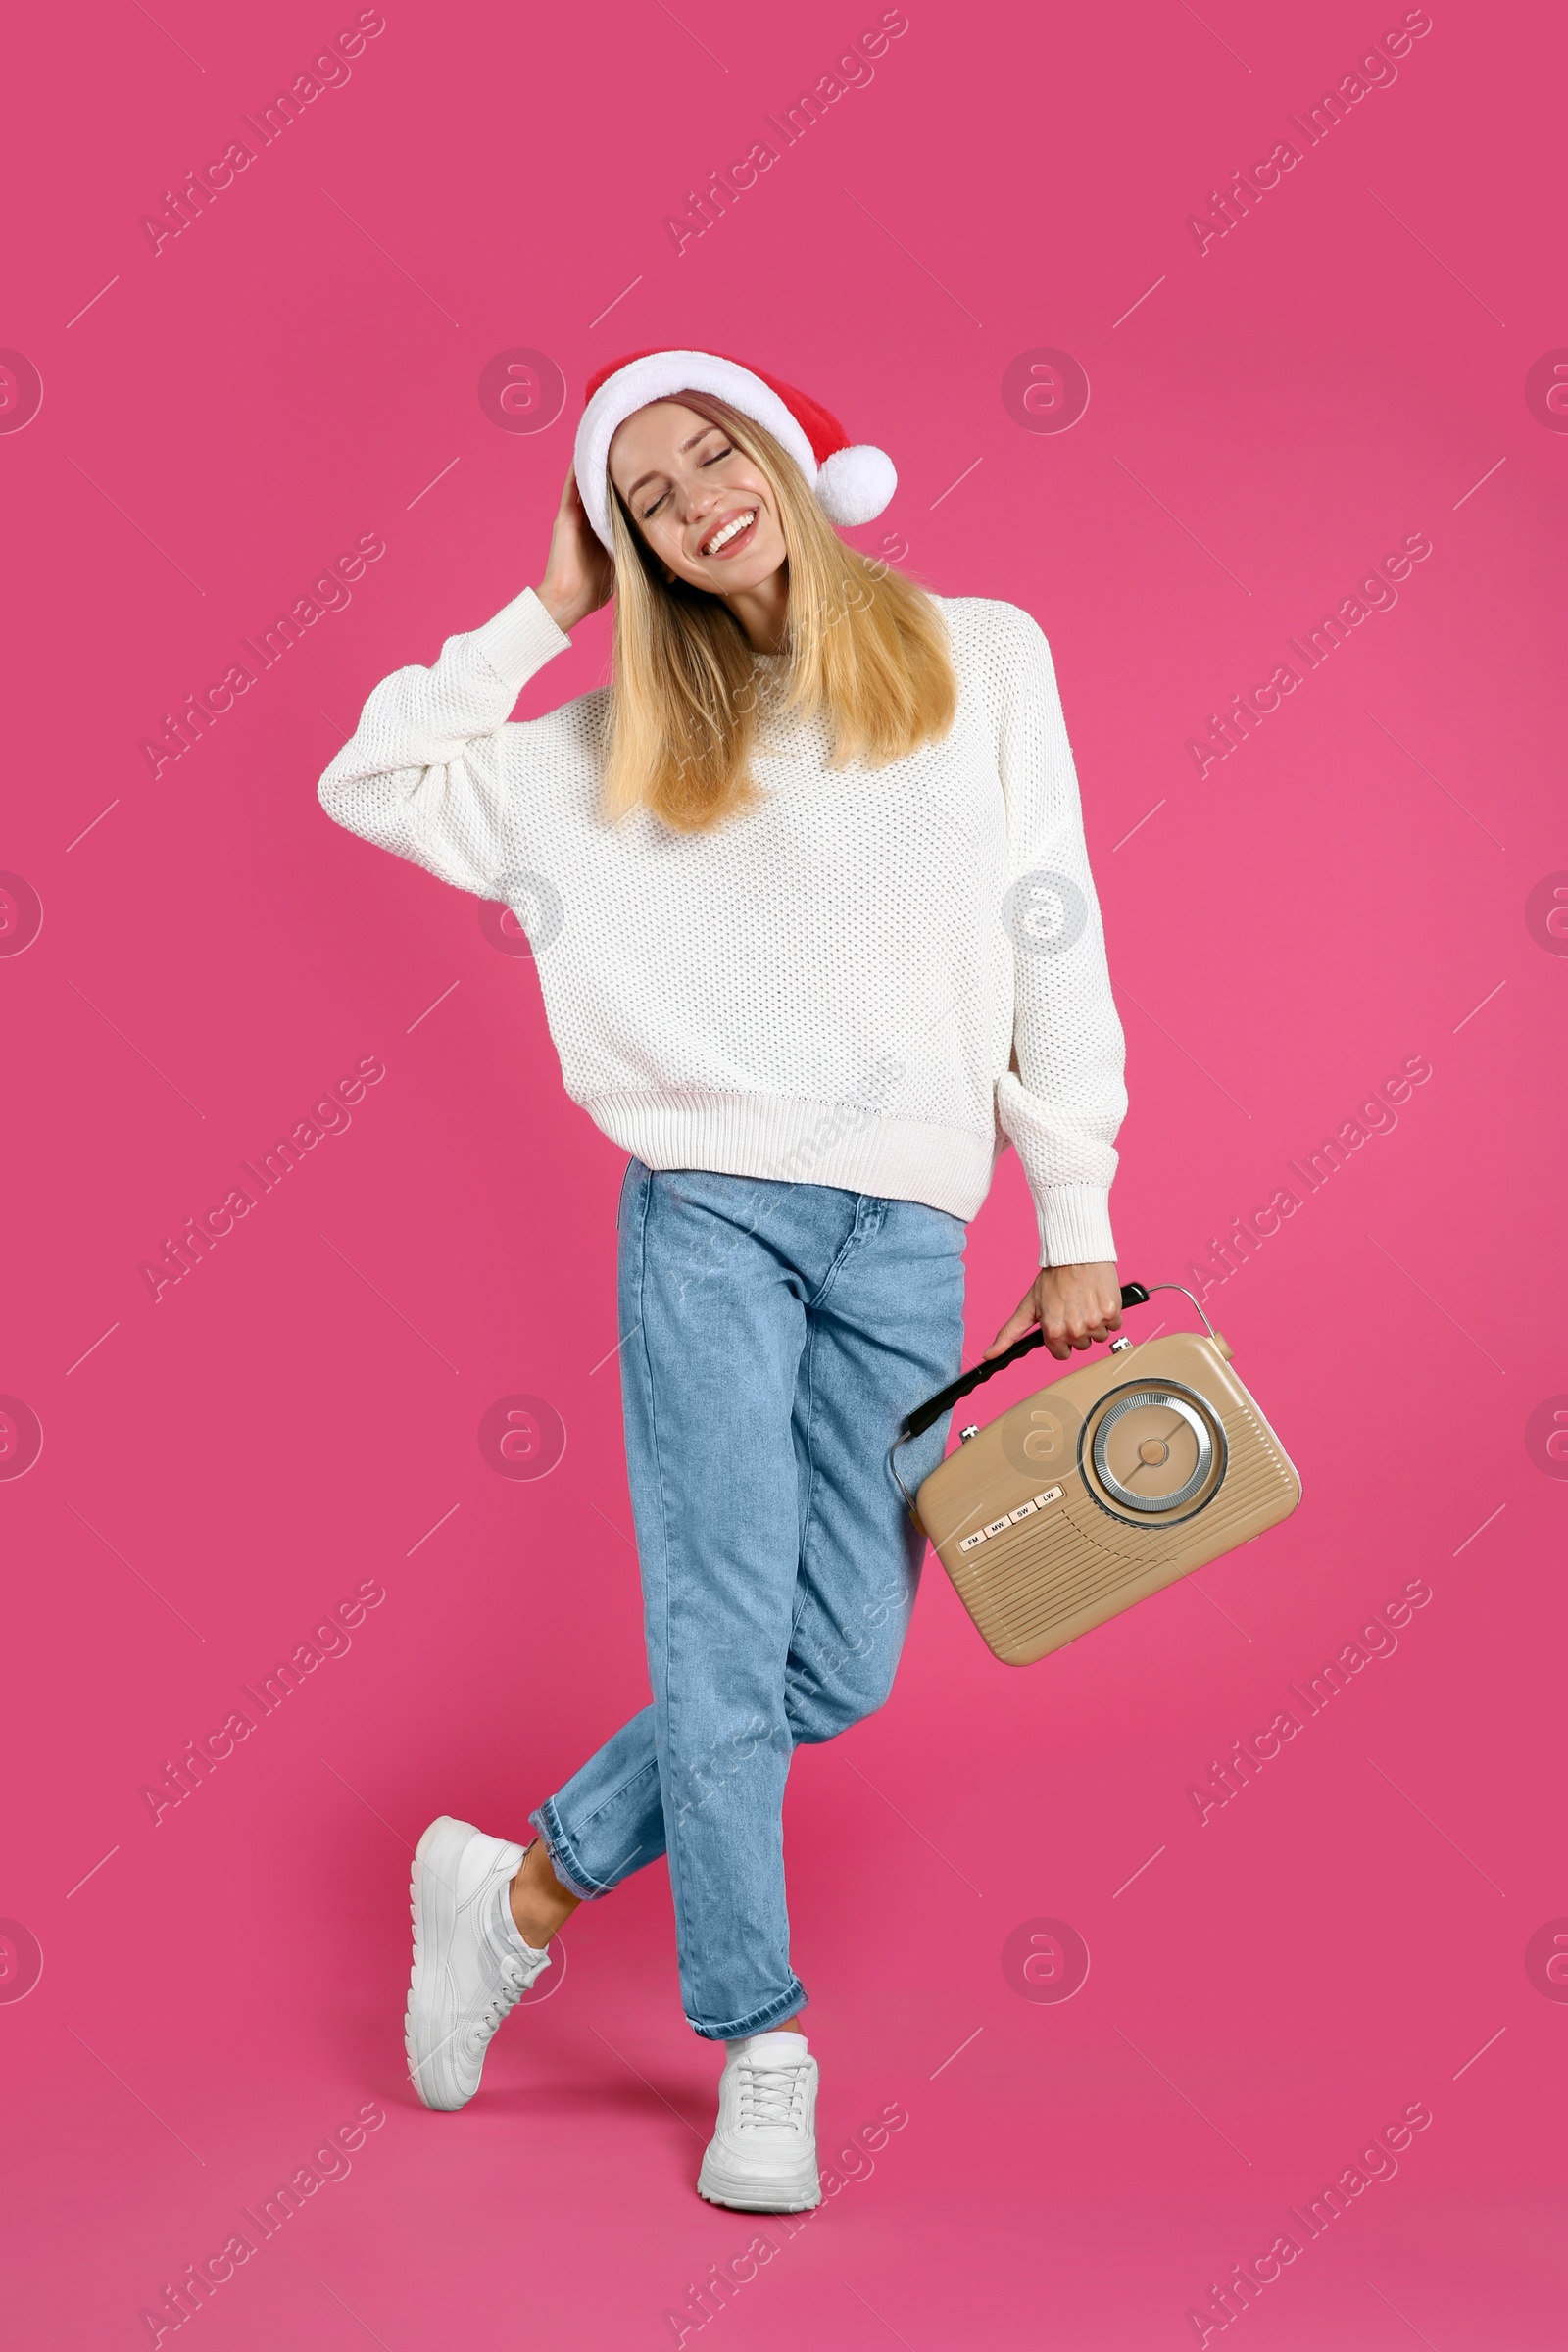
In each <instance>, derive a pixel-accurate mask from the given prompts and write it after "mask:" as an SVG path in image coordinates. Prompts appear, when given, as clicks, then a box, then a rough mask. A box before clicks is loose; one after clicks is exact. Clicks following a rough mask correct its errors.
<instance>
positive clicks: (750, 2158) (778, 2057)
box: [697, 2033, 822, 2213]
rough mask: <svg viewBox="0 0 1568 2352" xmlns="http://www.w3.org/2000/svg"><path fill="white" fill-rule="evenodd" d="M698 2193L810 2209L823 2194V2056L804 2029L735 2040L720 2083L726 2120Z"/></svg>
mask: <svg viewBox="0 0 1568 2352" xmlns="http://www.w3.org/2000/svg"><path fill="white" fill-rule="evenodd" d="M697 2193H698V2195H699V2196H700V2197H706V2198H707V2199H708V2201H709V2203H710V2204H711V2205H734V2206H738V2207H739V2208H740V2209H741V2211H742V2212H744V2213H804V2212H805V2210H806V2208H807V2207H808V2206H809V2205H820V2203H821V2202H822V2183H821V2180H819V2179H818V2177H817V2170H816V2060H815V2059H814V2058H813V2057H812V2056H811V2054H810V2052H809V2049H808V2048H807V2046H806V2036H805V2034H785V2033H774V2034H752V2035H751V2037H750V2039H749V2040H746V2041H737V2042H732V2043H731V2044H730V2046H729V2051H728V2054H727V2056H726V2057H725V2060H724V2072H723V2074H722V2075H721V2076H720V2077H719V2083H718V2125H717V2128H716V2130H715V2131H714V2132H713V2136H712V2139H711V2141H710V2143H709V2148H708V2153H707V2155H706V2156H705V2157H704V2158H703V2169H702V2171H701V2173H700V2174H699V2175H698V2178H697Z"/></svg>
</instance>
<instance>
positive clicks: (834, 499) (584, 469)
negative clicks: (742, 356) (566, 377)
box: [574, 351, 899, 554]
mask: <svg viewBox="0 0 1568 2352" xmlns="http://www.w3.org/2000/svg"><path fill="white" fill-rule="evenodd" d="M682 392H707V393H708V394H710V395H711V397H712V398H713V399H715V400H722V401H726V402H727V403H728V404H729V406H730V407H731V408H732V409H735V410H738V411H739V413H740V415H741V416H743V417H751V418H752V419H753V421H754V422H755V423H757V424H762V425H765V426H766V427H767V429H768V431H769V432H770V433H771V434H772V435H773V438H774V439H775V440H776V441H779V442H782V444H783V446H784V447H785V448H786V449H787V450H788V451H789V453H790V456H791V457H792V458H793V459H794V460H795V463H796V465H797V466H799V467H800V469H801V471H802V472H803V473H804V474H805V476H806V478H807V481H808V482H809V484H810V486H811V489H812V490H813V491H814V493H815V495H816V503H817V505H818V506H819V507H820V508H821V510H822V512H823V514H824V515H826V516H827V518H828V520H829V521H830V522H842V523H851V524H853V523H858V522H870V521H871V520H872V519H873V518H874V517H875V516H876V515H880V514H881V513H882V510H883V509H884V507H886V506H887V504H888V502H889V501H890V500H891V498H892V496H893V493H894V491H895V490H896V489H897V488H898V485H899V477H898V475H897V474H896V473H895V472H894V470H893V460H892V459H891V458H890V457H889V456H888V455H887V452H886V451H885V450H881V449H871V448H869V447H867V446H865V445H864V444H858V445H853V446H852V444H851V441H850V436H849V434H848V433H847V432H846V431H845V430H844V427H843V425H842V424H840V422H839V420H838V418H837V417H835V416H833V415H832V414H831V412H830V411H829V410H827V409H824V408H820V407H819V406H818V405H817V403H816V402H815V401H814V400H809V399H808V398H807V396H806V394H805V393H804V392H797V391H796V389H795V387H794V385H793V384H786V383H781V382H780V380H779V378H778V377H777V376H776V375H764V374H763V373H762V371H761V369H760V368H747V367H744V366H743V365H742V364H741V362H740V361H739V360H729V359H725V358H723V357H722V356H721V355H720V354H719V353H717V352H712V351H638V352H632V353H630V354H629V355H628V356H627V357H626V358H625V359H623V360H613V361H612V362H611V364H610V366H609V367H608V368H600V370H599V372H598V374H597V375H593V376H590V378H589V379H588V393H587V400H588V405H587V407H586V408H585V409H584V411H583V414H582V422H581V423H580V424H579V425H578V427H577V448H576V456H575V460H574V471H575V473H576V476H577V487H578V488H579V490H580V491H581V492H582V503H583V505H584V506H585V507H586V509H587V510H588V519H589V521H590V522H591V523H592V524H593V526H594V529H595V531H596V533H597V534H598V536H599V538H600V539H601V540H602V541H603V542H604V544H605V546H606V547H607V548H609V549H610V550H611V552H612V554H613V552H614V543H613V537H612V534H611V527H610V471H609V468H610V444H611V442H612V441H613V439H614V437H615V433H616V430H617V428H618V427H619V426H620V425H622V424H624V422H625V421H626V418H627V417H630V416H633V415H635V413H636V411H637V410H638V409H645V408H647V406H648V404H649V402H650V401H654V400H675V399H678V398H679V396H680V394H681V393H682Z"/></svg>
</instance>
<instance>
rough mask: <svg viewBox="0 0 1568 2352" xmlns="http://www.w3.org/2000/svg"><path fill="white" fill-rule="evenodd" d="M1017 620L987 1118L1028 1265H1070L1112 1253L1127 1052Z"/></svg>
mask: <svg viewBox="0 0 1568 2352" xmlns="http://www.w3.org/2000/svg"><path fill="white" fill-rule="evenodd" d="M1017 620H1018V637H1017V647H1016V658H1015V662H1014V664H1013V666H1012V670H1011V675H1010V679H1009V681H1008V684H1007V686H1006V687H1005V689H1004V693H1003V703H1002V720H1001V744H1000V754H1001V769H1002V780H1003V790H1004V794H1005V800H1006V809H1007V857H1008V870H1009V875H1010V886H1009V889H1008V892H1007V897H1006V902H1005V907H1004V909H1003V920H1004V924H1005V928H1006V931H1007V933H1008V936H1009V939H1010V942H1011V946H1012V953H1013V979H1014V986H1013V1052H1012V1068H1011V1069H1010V1070H1009V1071H1008V1072H1007V1073H1006V1074H1005V1076H1004V1077H1003V1078H1002V1079H1001V1080H1000V1081H999V1082H998V1086H997V1117H998V1122H999V1125H1000V1126H1001V1128H1002V1131H1003V1133H1004V1134H1005V1136H1006V1138H1007V1140H1008V1142H1010V1143H1011V1145H1012V1146H1013V1149H1014V1150H1015V1151H1016V1152H1017V1154H1018V1157H1019V1159H1020V1160H1021V1162H1022V1163H1023V1170H1024V1174H1025V1176H1026V1178H1027V1179H1028V1184H1029V1190H1030V1194H1031V1196H1032V1197H1033V1200H1034V1203H1035V1213H1036V1216H1037V1219H1038V1222H1039V1227H1040V1255H1041V1263H1042V1264H1043V1265H1056V1266H1061V1265H1078V1264H1084V1263H1088V1262H1092V1261H1095V1260H1101V1259H1110V1258H1113V1257H1114V1256H1115V1253H1116V1250H1115V1242H1114V1240H1113V1238H1112V1234H1111V1227H1110V1204H1109V1195H1110V1185H1111V1179H1112V1177H1113V1176H1114V1175H1115V1172H1116V1157H1117V1155H1116V1150H1115V1138H1116V1133H1117V1130H1118V1129H1119V1127H1120V1125H1121V1122H1122V1119H1123V1118H1124V1116H1125V1115H1126V1110H1127V1090H1126V1085H1125V1083H1124V1078H1123V1068H1124V1061H1125V1053H1126V1046H1125V1040H1124V1038H1123V1035H1122V1027H1121V1022H1120V1020H1119V1018H1118V1017H1117V1012H1116V1005H1115V1000H1114V998H1113V997H1112V995H1111V990H1110V974H1109V971H1108V969H1107V966H1106V962H1105V941H1104V934H1103V929H1102V925H1101V919H1100V904H1099V900H1098V898H1097V897H1096V893H1095V884H1094V877H1093V875H1092V874H1091V873H1090V870H1089V853H1088V849H1087V847H1086V845H1085V842H1084V829H1083V815H1082V810H1081V808H1080V805H1079V797H1078V779H1077V775H1076V772H1075V770H1074V767H1073V759H1072V750H1071V746H1070V745H1069V743H1068V740H1067V728H1066V722H1065V720H1064V718H1063V716H1062V710H1061V698H1060V695H1059V694H1058V692H1057V688H1056V673H1055V667H1054V663H1053V662H1052V659H1051V649H1050V647H1049V646H1048V644H1047V643H1046V640H1045V637H1044V635H1043V634H1042V632H1041V630H1040V628H1039V626H1038V624H1037V623H1036V622H1035V621H1034V620H1033V619H1031V617H1030V616H1029V614H1028V613H1018V615H1017Z"/></svg>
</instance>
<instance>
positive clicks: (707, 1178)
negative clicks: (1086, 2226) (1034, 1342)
mask: <svg viewBox="0 0 1568 2352" xmlns="http://www.w3.org/2000/svg"><path fill="white" fill-rule="evenodd" d="M964 1237H965V1227H964V1225H963V1223H962V1221H961V1220H960V1219H959V1218H957V1217H953V1216H949V1215H948V1214H947V1213H946V1212H945V1211H944V1210H942V1209H938V1208H928V1207H926V1206H925V1205H924V1204H923V1203H921V1202H919V1201H889V1200H883V1199H881V1198H880V1197H877V1196H873V1195H869V1194H862V1193H850V1192H844V1191H841V1190H839V1189H838V1188H837V1187H834V1186H829V1185H817V1184H784V1183H775V1182H771V1181H766V1180H763V1179H760V1178H755V1177H748V1176H724V1175H713V1174H710V1173H707V1172H705V1171H702V1170H693V1169H676V1170H664V1171H662V1172H660V1173H658V1174H655V1173H654V1172H653V1171H652V1170H651V1169H649V1168H646V1167H644V1165H643V1164H642V1162H641V1161H640V1160H636V1159H634V1160H633V1161H632V1163H631V1165H630V1167H629V1168H628V1169H627V1171H626V1181H625V1185H624V1187H623V1190H622V1193H621V1207H620V1242H619V1252H620V1254H619V1315H620V1328H621V1331H622V1332H623V1333H624V1335H625V1337H624V1341H623V1344H622V1348H621V1392H622V1400H623V1405H624V1412H625V1423H626V1462H627V1471H628V1476H629V1480H630V1486H631V1500H632V1515H633V1518H634V1521H635V1524H636V1530H637V1550H638V1556H639V1559H640V1561H641V1565H642V1582H643V1603H644V1619H645V1625H646V1630H647V1637H648V1672H649V1680H650V1682H651V1684H652V1687H653V1693H654V1699H653V1704H652V1706H649V1707H644V1708H643V1710H642V1712H641V1713H640V1714H638V1715H634V1716H633V1717H632V1719H631V1721H630V1722H629V1723H627V1724H626V1725H624V1726H623V1728H622V1729H621V1730H620V1731H618V1732H617V1733H616V1734H615V1736H614V1738H613V1740H609V1741H608V1742H607V1743H606V1745H605V1746H603V1747H602V1748H600V1750H599V1752H598V1754H597V1755H594V1756H592V1757H590V1759H589V1760H588V1762H587V1763H586V1764H585V1765H584V1766H583V1767H582V1769H581V1771H580V1772H578V1773H576V1774H574V1775H573V1777H572V1779H571V1780H569V1781H568V1782H567V1783H566V1785H565V1787H564V1789H560V1790H558V1792H557V1793H556V1794H555V1795H554V1796H552V1797H551V1798H549V1800H548V1801H547V1802H546V1803H545V1804H543V1805H542V1806H541V1807H540V1809H539V1811H538V1812H537V1813H535V1814H534V1815H533V1817H532V1818H533V1822H534V1826H535V1827H536V1828H537V1829H538V1831H539V1833H540V1835H541V1836H542V1838H544V1840H545V1844H546V1848H547V1850H548V1852H549V1855H550V1859H551V1861H552V1863H553V1864H554V1867H555V1871H556V1875H557V1877H558V1878H559V1879H560V1880H561V1882H562V1884H563V1885H564V1886H565V1887H570V1888H571V1890H572V1891H573V1892H574V1893H576V1894H579V1895H582V1896H584V1897H591V1896H595V1895H601V1894H606V1893H608V1892H609V1891H610V1889H611V1888H612V1887H616V1886H618V1885H619V1883H620V1881H621V1880H622V1879H624V1878H627V1877H629V1876H630V1874H631V1873H632V1872H633V1871H634V1870H640V1869H642V1867H643V1865H644V1864H645V1863H648V1862H652V1861H654V1860H656V1859H657V1857H658V1856H659V1855H660V1854H665V1855H667V1857H668V1861H669V1880H670V1887H671V1891H672V1893H673V1895H674V1902H675V1926H676V1937H677V1943H678V1949H679V1957H680V1983H681V1998H682V2005H683V2007H684V2009H685V2013H686V2022H687V2024H688V2025H690V2026H691V2027H692V2029H693V2030H694V2032H696V2033H698V2034H702V2035H704V2036H705V2037H706V2038H707V2039H709V2040H711V2041H722V2040H729V2039H736V2038H738V2037H739V2036H741V2035H742V2034H760V2033H762V2032H764V2031H765V2030H766V2029H767V2028H768V2027H769V2026H774V2025H777V2024H779V2023H780V2022H781V2020H783V2019H784V2018H787V2017H789V2016H791V2015H793V2013H794V2012H795V2011H796V2010H797V2009H799V2008H800V2007H801V2006H802V2004H803V2003H804V2001H805V1999H806V1993H805V1989H804V1987H803V1986H802V1985H801V1982H800V1979H799V1978H798V1977H797V1976H796V1974H795V1972H794V1970H793V1969H792V1968H791V1966H790V1949H789V1915H788V1912H787V1910H786V1907H785V1900H784V1850H783V1829H782V1810H783V1802H784V1783H785V1779H786V1777H787V1775H788V1772H789V1765H790V1757H791V1755H792V1753H793V1752H794V1750H795V1748H796V1747H797V1746H798V1745H799V1744H800V1743H801V1742H802V1741H815V1740H831V1739H833V1738H834V1736H835V1735H836V1734H837V1733H839V1732H842V1731H846V1730H847V1729H848V1728H849V1726H850V1725H851V1724H852V1723H858V1722H859V1721H860V1719H861V1717H862V1716H865V1715H869V1714H870V1713H871V1711H872V1709H873V1708H875V1707H879V1706H881V1704H882V1702H883V1700H884V1699H885V1698H886V1697H887V1695H888V1692H889V1690H890V1689H891V1687H892V1683H893V1673H894V1669H895V1667H896V1666H897V1664H898V1660H899V1652H900V1650H901V1649H902V1647H903V1644H904V1636H905V1631H906V1629H907V1625H908V1620H909V1611H910V1609H911V1607H912V1605H913V1602H914V1595H915V1589H916V1586H917V1584H918V1582H919V1574H920V1562H921V1558H922V1556H923V1553H924V1550H925V1544H924V1539H923V1538H922V1537H920V1536H918V1535H917V1534H916V1532H915V1530H914V1529H913V1527H912V1526H911V1525H910V1523H909V1520H908V1517H907V1513H906V1510H905V1506H904V1501H903V1497H902V1496H901V1495H900V1493H899V1490H898V1487H897V1486H896V1485H895V1483H894V1480H893V1477H892V1474H891V1472H890V1470H889V1468H888V1459H887V1457H888V1448H889V1447H890V1446H891V1445H892V1443H893V1440H894V1438H895V1437H896V1436H897V1434H898V1430H899V1427H900V1424H901V1423H902V1421H903V1419H904V1416H905V1415H906V1413H907V1412H908V1411H909V1410H910V1409H911V1407H913V1406H914V1405H916V1404H919V1403H921V1402H922V1401H923V1399H924V1398H925V1397H929V1396H930V1395H931V1394H932V1392H933V1390H936V1389H939V1388H941V1387H943V1386H944V1384H945V1383H946V1382H948V1381H950V1380H951V1379H953V1377H954V1376H955V1374H956V1371H957V1370H958V1366H959V1362H960V1358H961V1352H962V1346H963V1323H962V1310H963V1259H962V1251H963V1245H964ZM946 1436H947V1421H946V1417H944V1418H943V1420H942V1421H940V1422H938V1423H937V1424H936V1425H935V1426H934V1427H933V1428H931V1429H929V1430H927V1431H926V1432H925V1433H924V1435H923V1436H921V1437H920V1438H917V1439H916V1440H915V1441H914V1442H913V1443H912V1444H911V1445H908V1446H905V1447H904V1448H903V1449H902V1450H901V1452H900V1455H899V1467H900V1470H901V1473H902V1475H903V1478H904V1481H905V1484H906V1485H907V1487H908V1489H909V1491H910V1493H911V1494H912V1493H913V1492H914V1490H915V1487H916V1485H917V1483H918V1481H919V1480H920V1479H922V1478H924V1477H925V1475H926V1473H927V1472H928V1471H929V1470H931V1469H933V1468H934V1467H935V1465H936V1463H937V1462H938V1461H939V1460H940V1459H941V1456H942V1450H943V1446H944V1443H945V1441H946Z"/></svg>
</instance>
